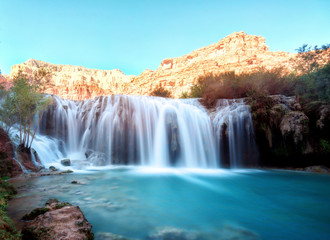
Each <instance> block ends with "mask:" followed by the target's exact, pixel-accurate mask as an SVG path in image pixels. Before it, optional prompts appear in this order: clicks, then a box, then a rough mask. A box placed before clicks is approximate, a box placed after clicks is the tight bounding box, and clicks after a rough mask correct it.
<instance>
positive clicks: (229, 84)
mask: <svg viewBox="0 0 330 240" xmlns="http://www.w3.org/2000/svg"><path fill="white" fill-rule="evenodd" d="M295 84H296V77H295V76H294V75H293V74H287V73H285V72H284V70H283V69H282V68H276V69H272V70H266V69H263V68H261V69H259V70H258V71H255V72H252V73H243V74H235V73H234V72H226V73H221V74H216V75H215V74H206V75H204V76H200V77H199V78H198V81H197V84H195V85H194V86H192V87H191V89H190V92H189V94H188V96H189V97H201V98H202V103H203V104H204V105H205V106H209V107H210V106H213V105H214V103H215V101H216V99H219V98H226V99H232V98H242V97H249V96H252V95H255V96H257V95H258V96H264V95H274V94H284V95H293V94H294V88H295Z"/></svg>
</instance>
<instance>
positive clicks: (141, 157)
mask: <svg viewBox="0 0 330 240" xmlns="http://www.w3.org/2000/svg"><path fill="white" fill-rule="evenodd" d="M54 99H55V103H54V104H53V105H52V106H51V107H50V108H49V110H48V111H47V112H46V113H45V115H44V118H43V120H42V122H41V125H40V128H39V137H42V136H44V137H45V138H47V139H44V140H45V141H47V142H49V143H51V144H54V145H58V146H60V147H58V148H57V149H55V150H54V149H53V148H52V150H51V151H49V150H48V151H44V150H42V149H40V148H38V147H36V146H35V147H34V148H35V149H36V151H37V152H38V155H39V156H40V159H41V161H43V163H44V161H45V160H44V159H54V158H56V157H64V156H65V157H69V158H71V159H73V160H86V158H87V160H86V161H85V162H84V163H83V164H91V165H96V166H104V165H110V164H135V165H144V166H154V167H168V166H176V167H191V168H197V167H198V168H215V167H218V162H217V158H216V148H215V138H214V135H213V128H212V122H211V119H210V118H209V116H208V114H207V112H206V110H205V109H204V108H203V107H202V106H201V105H200V103H199V101H198V99H188V100H173V99H165V98H158V97H138V96H123V95H113V96H107V97H97V98H95V99H91V100H86V101H80V102H75V101H70V100H63V99H61V98H59V97H57V96H54ZM39 140H41V139H39ZM39 140H38V139H36V140H35V141H36V142H35V143H34V145H38V144H39V143H37V142H39ZM40 142H42V141H40ZM53 150H54V151H55V153H51V152H52V151H53ZM44 154H45V155H47V154H50V155H51V156H49V157H46V156H44ZM55 155H56V156H55ZM46 161H48V160H46ZM73 162H74V161H73Z"/></svg>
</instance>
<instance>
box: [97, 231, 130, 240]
mask: <svg viewBox="0 0 330 240" xmlns="http://www.w3.org/2000/svg"><path fill="white" fill-rule="evenodd" d="M95 239H96V240H133V239H130V238H126V237H124V236H120V235H117V234H113V233H108V232H100V233H97V234H96V236H95Z"/></svg>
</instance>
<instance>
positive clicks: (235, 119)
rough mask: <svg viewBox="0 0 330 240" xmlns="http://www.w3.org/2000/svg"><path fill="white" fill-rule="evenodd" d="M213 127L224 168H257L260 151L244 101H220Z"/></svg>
mask: <svg viewBox="0 0 330 240" xmlns="http://www.w3.org/2000/svg"><path fill="white" fill-rule="evenodd" d="M213 126H214V131H215V136H216V146H217V149H218V152H217V156H218V159H220V163H221V165H222V166H230V167H242V166H256V164H257V160H258V150H257V145H256V142H255V137H254V129H253V123H252V116H251V113H250V108H249V106H247V105H246V104H244V99H230V100H229V99H219V100H218V102H217V105H216V115H215V117H214V119H213Z"/></svg>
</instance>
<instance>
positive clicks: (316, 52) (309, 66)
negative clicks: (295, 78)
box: [294, 44, 330, 75]
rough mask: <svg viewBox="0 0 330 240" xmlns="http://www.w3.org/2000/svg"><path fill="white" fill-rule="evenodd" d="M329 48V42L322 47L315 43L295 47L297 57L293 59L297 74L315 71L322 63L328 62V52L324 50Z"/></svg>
mask: <svg viewBox="0 0 330 240" xmlns="http://www.w3.org/2000/svg"><path fill="white" fill-rule="evenodd" d="M329 48H330V44H325V45H323V46H322V47H320V48H319V47H318V46H317V45H316V46H314V47H312V46H308V45H307V44H303V45H302V47H299V48H298V49H296V51H297V52H298V55H297V57H296V58H295V59H294V64H295V70H296V72H297V73H298V74H299V75H304V74H308V73H311V72H313V71H317V70H318V69H319V68H320V67H322V66H323V65H324V64H327V63H328V61H329V60H328V57H327V55H328V54H324V53H326V51H327V50H328V49H329Z"/></svg>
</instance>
